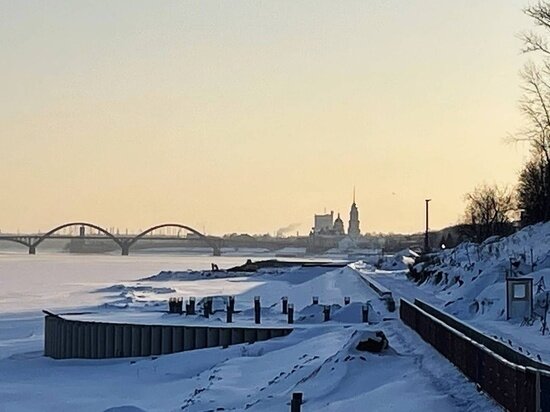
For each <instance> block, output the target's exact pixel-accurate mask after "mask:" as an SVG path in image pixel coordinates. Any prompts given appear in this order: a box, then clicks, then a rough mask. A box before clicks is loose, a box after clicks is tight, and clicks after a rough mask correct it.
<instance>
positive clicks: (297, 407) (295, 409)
mask: <svg viewBox="0 0 550 412" xmlns="http://www.w3.org/2000/svg"><path fill="white" fill-rule="evenodd" d="M303 402H304V394H303V393H302V392H293V393H292V399H291V401H290V412H300V411H301V410H302V403H303Z"/></svg>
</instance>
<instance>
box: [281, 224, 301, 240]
mask: <svg viewBox="0 0 550 412" xmlns="http://www.w3.org/2000/svg"><path fill="white" fill-rule="evenodd" d="M300 226H301V223H291V224H290V225H288V226H285V227H282V228H280V229H277V237H281V236H284V235H285V234H286V233H289V232H294V231H295V230H296V229H298V228H299V227H300Z"/></svg>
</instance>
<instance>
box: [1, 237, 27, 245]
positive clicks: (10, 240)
mask: <svg viewBox="0 0 550 412" xmlns="http://www.w3.org/2000/svg"><path fill="white" fill-rule="evenodd" d="M0 240H5V241H6V242H14V243H19V244H20V245H23V246H26V247H30V246H31V241H30V240H29V241H24V240H23V239H21V238H19V237H15V236H14V237H3V238H1V239H0Z"/></svg>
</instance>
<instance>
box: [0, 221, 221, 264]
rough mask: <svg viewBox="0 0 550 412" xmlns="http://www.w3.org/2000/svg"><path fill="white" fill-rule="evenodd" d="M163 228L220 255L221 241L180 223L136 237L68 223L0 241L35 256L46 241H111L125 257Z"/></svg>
mask: <svg viewBox="0 0 550 412" xmlns="http://www.w3.org/2000/svg"><path fill="white" fill-rule="evenodd" d="M74 226H77V227H79V235H76V236H75V235H64V234H59V232H60V231H62V230H63V229H66V228H68V227H74ZM86 228H89V229H94V230H96V231H97V232H98V234H96V235H94V234H88V235H87V234H86ZM164 228H177V229H183V230H186V231H188V232H190V233H193V234H194V235H196V236H197V237H198V238H199V239H201V240H202V241H204V243H205V244H206V245H208V246H209V247H211V248H212V254H213V255H214V256H220V255H221V243H222V239H221V238H219V237H216V236H206V235H204V234H203V233H201V232H199V231H198V230H196V229H193V228H192V227H190V226H187V225H182V224H180V223H163V224H160V225H156V226H151V227H150V228H148V229H146V230H144V231H143V232H141V233H138V234H137V235H118V234H113V233H111V232H109V231H108V230H107V229H105V228H103V227H101V226H98V225H96V224H93V223H88V222H70V223H64V224H62V225H59V226H57V227H55V228H53V229H51V230H49V231H47V232H46V233H44V234H31V235H0V240H5V241H8V242H15V243H19V244H21V245H24V246H26V247H28V248H29V254H31V255H34V254H36V248H37V247H38V246H39V245H40V244H41V243H42V242H44V241H45V240H47V239H67V240H72V239H89V240H105V239H110V240H112V241H113V242H114V243H115V244H116V245H117V246H118V247H120V250H121V254H122V255H123V256H127V255H129V254H130V248H131V247H132V246H133V245H134V244H135V243H136V242H138V241H139V240H140V239H143V238H144V237H146V236H147V235H150V234H152V233H153V232H154V231H155V230H159V229H164ZM148 239H150V240H151V239H152V240H178V239H185V238H182V237H180V236H162V237H154V238H152V237H151V236H149V237H148Z"/></svg>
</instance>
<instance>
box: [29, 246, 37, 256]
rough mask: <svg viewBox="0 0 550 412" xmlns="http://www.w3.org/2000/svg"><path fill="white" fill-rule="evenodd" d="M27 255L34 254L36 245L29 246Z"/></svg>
mask: <svg viewBox="0 0 550 412" xmlns="http://www.w3.org/2000/svg"><path fill="white" fill-rule="evenodd" d="M29 255H36V246H34V245H30V246H29Z"/></svg>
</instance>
